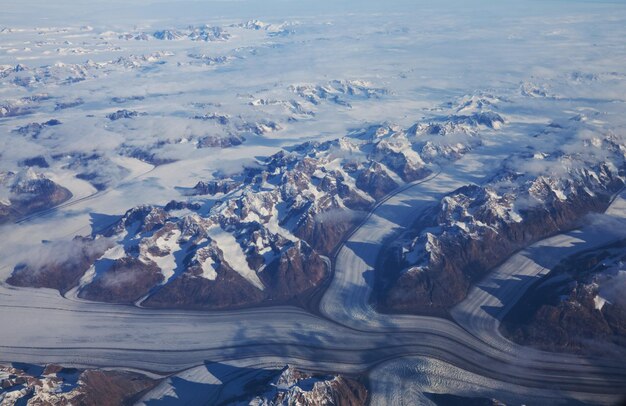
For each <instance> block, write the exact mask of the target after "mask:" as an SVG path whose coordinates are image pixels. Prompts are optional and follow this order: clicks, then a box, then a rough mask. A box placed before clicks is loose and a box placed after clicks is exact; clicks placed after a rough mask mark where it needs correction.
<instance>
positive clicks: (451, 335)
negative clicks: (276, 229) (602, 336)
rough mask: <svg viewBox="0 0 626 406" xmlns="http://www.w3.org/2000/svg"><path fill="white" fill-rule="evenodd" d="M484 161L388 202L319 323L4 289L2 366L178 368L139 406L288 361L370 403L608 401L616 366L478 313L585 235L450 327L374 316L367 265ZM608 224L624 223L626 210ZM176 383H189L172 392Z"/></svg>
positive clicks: (513, 273) (469, 304)
mask: <svg viewBox="0 0 626 406" xmlns="http://www.w3.org/2000/svg"><path fill="white" fill-rule="evenodd" d="M488 152H489V153H490V154H492V153H493V151H488ZM492 155H493V154H492ZM480 159H483V160H484V156H483V157H480V156H479V157H474V158H471V157H469V156H468V157H467V158H463V159H461V160H459V161H458V162H456V163H455V164H453V165H450V166H449V167H447V168H442V169H440V170H437V171H435V172H434V173H433V174H432V175H431V176H430V177H429V178H427V179H424V180H422V181H421V182H417V183H415V184H412V185H409V186H407V187H405V188H403V189H401V190H399V191H397V192H396V193H395V194H392V195H391V196H388V198H387V199H384V200H383V202H382V203H381V204H379V205H378V206H377V207H376V209H375V210H373V212H372V213H371V214H370V215H369V216H368V217H367V218H366V219H365V221H364V222H363V223H362V224H361V225H360V226H359V227H358V228H357V229H356V230H355V231H354V232H353V233H352V234H351V235H350V237H349V238H348V239H347V240H346V241H345V242H344V244H343V245H342V246H341V248H340V249H339V250H338V253H337V255H336V257H335V258H334V261H333V263H334V273H333V280H332V282H331V284H330V286H329V288H328V290H327V291H326V292H325V294H324V296H323V297H322V299H321V302H320V313H321V316H316V315H313V314H311V313H308V312H307V311H305V310H302V309H298V308H294V307H287V306H280V307H268V308H258V309H250V310H237V311H228V312H196V311H177V310H152V309H144V308H138V307H133V306H122V305H110V304H101V303H90V302H84V301H74V300H68V299H66V298H63V297H61V296H60V295H59V294H58V292H56V291H52V290H47V289H21V288H20V289H17V288H12V287H9V286H6V285H1V286H0V306H1V307H2V312H0V325H1V326H3V327H4V330H3V332H2V342H1V343H0V361H7V362H15V361H20V362H33V363H49V362H56V363H63V364H74V365H83V366H100V367H117V368H134V369H140V370H144V371H153V372H156V373H161V374H169V373H172V372H176V371H183V370H184V372H180V373H177V375H176V378H177V379H173V378H169V379H167V380H166V381H164V383H163V384H162V385H160V386H159V387H157V388H156V389H155V390H154V391H152V392H150V393H149V394H147V395H146V398H145V399H144V400H145V401H148V400H150V399H173V398H174V397H175V396H178V397H180V396H182V395H181V394H183V393H187V392H186V391H185V390H184V389H185V388H186V387H189V388H191V387H193V388H194V390H193V393H194V394H195V395H194V396H200V397H202V399H215V400H216V401H217V400H218V399H220V396H225V395H224V394H225V393H228V390H229V389H228V388H229V387H234V386H233V385H235V386H236V385H237V382H241V380H243V379H246V377H251V376H253V375H254V373H255V371H257V372H256V373H258V370H259V369H263V368H270V367H276V366H278V365H284V364H285V363H290V364H293V365H296V366H301V367H302V368H306V369H311V370H320V371H324V370H325V371H328V370H332V371H336V372H342V373H365V372H368V373H369V374H370V375H369V376H370V381H371V383H372V386H371V390H372V403H373V404H419V403H427V399H426V398H424V397H423V395H422V392H441V393H456V394H465V395H468V394H473V395H477V394H478V395H484V396H496V395H497V396H498V398H499V399H502V400H505V401H506V400H508V401H512V402H515V401H520V400H526V401H531V400H534V401H535V402H537V403H545V402H546V401H548V400H557V399H562V398H564V397H567V398H575V399H579V400H587V401H589V400H592V401H593V402H595V403H607V404H608V403H611V402H615V401H616V399H618V397H619V395H620V394H621V391H622V389H621V388H623V387H624V384H625V383H626V366H625V365H624V364H623V362H620V361H619V360H614V359H613V360H612V359H585V358H581V357H577V356H572V355H565V354H550V353H544V352H541V351H536V350H530V349H527V348H523V347H519V346H517V345H515V344H513V343H510V342H508V341H507V340H505V339H504V338H503V337H502V336H501V335H500V334H499V333H498V329H497V327H498V318H497V317H496V318H494V317H492V316H489V315H488V314H487V313H486V312H485V311H484V306H496V307H497V306H500V307H501V313H500V314H504V312H505V311H506V309H508V308H509V307H510V306H511V305H512V304H513V303H514V302H515V301H516V300H517V299H518V298H519V296H520V295H521V294H522V289H520V288H519V285H517V284H513V283H511V285H509V284H506V283H505V284H501V285H499V290H498V291H497V292H498V294H497V297H496V296H494V295H493V294H490V293H488V292H487V291H489V292H492V293H493V292H494V290H493V289H488V290H484V289H482V287H485V286H489V284H492V283H494V282H495V281H496V280H505V281H508V280H511V281H514V280H515V279H516V278H519V275H540V274H542V273H543V272H546V271H547V269H548V268H549V267H550V265H552V264H553V263H554V261H557V260H558V258H557V257H556V256H550V257H549V258H550V260H551V261H553V262H545V260H546V258H544V256H542V255H541V254H542V253H548V252H551V251H550V250H551V248H553V247H565V248H566V249H564V250H560V251H559V252H560V253H561V255H562V256H564V255H569V254H571V253H573V252H575V251H577V250H580V249H584V248H585V247H587V246H588V244H591V243H590V241H594V244H595V243H601V242H603V240H602V239H597V237H598V236H597V235H596V234H594V231H593V230H592V229H590V230H583V231H576V232H572V233H567V234H564V235H560V236H555V237H552V238H550V239H547V240H544V241H541V242H539V243H537V244H536V245H535V246H533V247H531V248H529V249H528V250H525V251H522V252H520V253H518V254H517V255H515V256H513V257H511V259H510V260H509V261H507V262H506V263H505V264H504V265H502V266H501V267H499V268H498V269H497V270H496V271H494V273H493V274H492V275H490V276H489V277H488V278H487V279H485V281H483V282H481V283H480V284H478V286H477V287H476V288H475V289H473V290H472V291H471V293H470V295H469V296H468V298H467V300H465V301H464V302H462V303H461V304H460V305H459V306H458V307H457V308H455V309H454V312H453V316H454V319H455V321H456V322H455V321H452V320H445V319H440V318H433V317H419V316H410V315H381V314H378V313H376V312H375V310H374V309H373V308H372V307H371V306H370V304H369V295H370V293H371V290H372V287H371V284H372V276H373V267H374V263H375V261H376V258H377V255H378V253H379V250H380V246H381V244H382V242H383V241H384V240H385V239H386V238H389V237H392V236H394V235H396V234H397V233H399V232H401V231H402V230H403V229H404V228H405V227H407V226H408V225H410V223H411V220H412V219H413V218H415V216H416V215H417V214H419V212H420V211H421V210H423V209H424V208H425V207H428V205H430V204H432V203H433V202H434V201H435V199H437V198H438V197H439V196H441V195H442V194H444V193H447V192H449V191H451V190H454V189H456V188H457V187H459V186H461V185H462V184H466V183H468V182H477V181H479V180H480V176H481V173H482V171H481V168H480V166H479V165H480V164H479V163H478V162H479V161H480ZM494 159H498V158H497V157H495V158H494ZM469 173H472V174H474V175H473V176H474V178H470V177H469V175H467V174H469ZM624 204H625V203H624V200H623V199H621V198H620V199H617V200H616V201H615V202H614V206H615V207H622V206H623V205H624ZM611 213H612V214H613V215H614V216H623V215H624V214H625V213H626V211H625V210H619V209H615V210H613V211H612V212H611ZM586 241H589V243H586ZM540 264H541V265H540ZM513 286H515V289H514V288H513ZM255 368H256V369H255ZM181 382H184V385H191V386H184V385H183V386H180V387H178V386H177V385H180V384H181ZM215 385H218V386H219V388H221V389H220V390H219V391H218V390H217V389H216V386H215ZM177 390H178V391H177ZM189 393H191V392H189ZM193 400H194V399H191V400H190V401H193Z"/></svg>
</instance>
